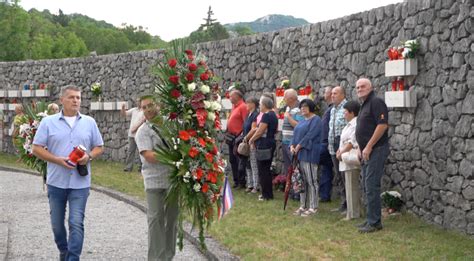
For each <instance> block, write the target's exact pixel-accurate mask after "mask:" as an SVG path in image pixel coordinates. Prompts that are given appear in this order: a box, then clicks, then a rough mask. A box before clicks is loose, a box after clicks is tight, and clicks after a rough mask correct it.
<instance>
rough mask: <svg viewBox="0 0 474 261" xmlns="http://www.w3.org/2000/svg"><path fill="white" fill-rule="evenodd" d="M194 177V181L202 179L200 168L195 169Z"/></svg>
mask: <svg viewBox="0 0 474 261" xmlns="http://www.w3.org/2000/svg"><path fill="white" fill-rule="evenodd" d="M194 176H195V177H196V179H198V180H199V179H201V178H202V169H201V168H197V169H196V172H195V173H194Z"/></svg>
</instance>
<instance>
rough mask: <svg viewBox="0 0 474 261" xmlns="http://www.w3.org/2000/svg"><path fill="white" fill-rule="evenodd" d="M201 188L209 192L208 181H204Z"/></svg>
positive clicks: (204, 191)
mask: <svg viewBox="0 0 474 261" xmlns="http://www.w3.org/2000/svg"><path fill="white" fill-rule="evenodd" d="M201 190H202V192H203V193H207V191H209V185H207V183H204V184H203V185H202V188H201Z"/></svg>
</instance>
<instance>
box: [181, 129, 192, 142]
mask: <svg viewBox="0 0 474 261" xmlns="http://www.w3.org/2000/svg"><path fill="white" fill-rule="evenodd" d="M179 138H180V139H182V140H184V141H188V140H189V139H190V138H191V135H189V133H188V132H187V131H184V130H182V131H179Z"/></svg>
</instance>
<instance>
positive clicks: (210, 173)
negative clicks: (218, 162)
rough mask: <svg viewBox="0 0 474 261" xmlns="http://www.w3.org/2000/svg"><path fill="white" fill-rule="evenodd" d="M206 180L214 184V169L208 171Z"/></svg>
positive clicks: (215, 180) (215, 177)
mask: <svg viewBox="0 0 474 261" xmlns="http://www.w3.org/2000/svg"><path fill="white" fill-rule="evenodd" d="M207 180H208V181H209V182H211V183H212V184H216V182H217V174H216V173H215V172H214V171H209V173H208V174H207Z"/></svg>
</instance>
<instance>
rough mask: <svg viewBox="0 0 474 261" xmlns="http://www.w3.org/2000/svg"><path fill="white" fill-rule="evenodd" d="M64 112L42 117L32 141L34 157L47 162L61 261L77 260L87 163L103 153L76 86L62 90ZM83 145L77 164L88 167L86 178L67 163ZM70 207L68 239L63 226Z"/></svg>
mask: <svg viewBox="0 0 474 261" xmlns="http://www.w3.org/2000/svg"><path fill="white" fill-rule="evenodd" d="M60 101H61V104H62V105H63V110H62V111H61V112H60V113H57V114H54V115H51V116H48V117H46V118H44V119H43V120H42V121H41V123H40V126H39V127H38V131H37V132H36V135H35V138H34V140H33V154H34V155H35V156H37V157H38V158H40V159H43V160H45V161H47V163H48V168H47V180H46V184H47V185H48V199H49V206H50V210H51V212H50V213H51V225H52V228H53V234H54V241H55V242H56V245H57V247H58V249H59V252H60V260H79V258H80V255H81V252H82V245H83V242H84V214H85V209H86V204H87V198H88V196H89V188H90V185H91V175H90V173H91V170H90V161H91V160H92V159H94V158H96V157H98V156H99V155H100V154H102V152H103V148H102V146H103V145H104V142H103V140H102V136H101V135H100V132H99V129H98V127H97V124H96V122H95V120H94V119H93V118H92V117H90V116H87V115H82V114H81V113H79V109H80V107H81V92H80V89H79V88H77V87H75V86H66V87H63V88H62V89H61V94H60ZM79 145H82V146H84V147H85V148H86V153H85V154H84V156H83V157H82V158H80V159H79V161H78V164H79V165H82V166H84V165H86V166H87V175H85V176H81V175H79V172H78V169H77V168H76V167H73V166H71V165H69V164H68V163H67V160H68V155H69V153H71V151H72V150H73V149H74V148H75V147H77V146H79ZM67 204H69V240H68V238H67V234H68V233H67V231H66V228H65V226H64V218H65V212H66V205H67Z"/></svg>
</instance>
